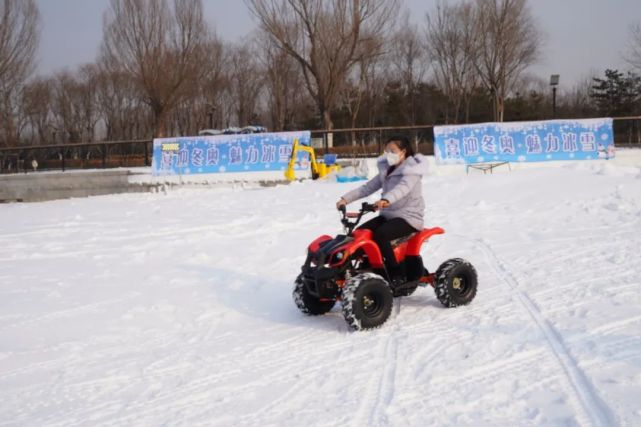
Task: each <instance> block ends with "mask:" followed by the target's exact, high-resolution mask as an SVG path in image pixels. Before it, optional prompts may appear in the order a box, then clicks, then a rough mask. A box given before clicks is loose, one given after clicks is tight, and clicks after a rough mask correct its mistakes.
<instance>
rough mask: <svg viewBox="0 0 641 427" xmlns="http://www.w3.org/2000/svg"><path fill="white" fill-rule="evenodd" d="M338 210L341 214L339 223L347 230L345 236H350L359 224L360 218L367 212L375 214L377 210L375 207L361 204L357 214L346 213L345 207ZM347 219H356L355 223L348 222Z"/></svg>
mask: <svg viewBox="0 0 641 427" xmlns="http://www.w3.org/2000/svg"><path fill="white" fill-rule="evenodd" d="M338 210H339V211H340V212H341V214H342V217H341V223H342V224H343V226H344V227H345V229H346V230H347V234H352V231H354V229H355V228H356V226H357V225H358V223H359V222H361V218H362V217H363V215H365V214H366V213H368V212H376V210H377V209H376V206H375V205H373V204H371V203H367V202H363V204H362V205H361V209H360V210H359V211H358V212H347V208H346V207H345V205H341V206H340V207H339V208H338ZM349 218H356V221H354V222H350V221H349Z"/></svg>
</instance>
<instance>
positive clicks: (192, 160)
mask: <svg viewBox="0 0 641 427" xmlns="http://www.w3.org/2000/svg"><path fill="white" fill-rule="evenodd" d="M296 139H298V141H299V143H300V144H302V145H309V143H310V132H281V133H258V134H241V135H217V136H199V137H179V138H160V139H154V149H153V161H152V173H153V174H154V175H190V174H200V173H224V172H256V171H262V172H265V171H284V170H285V169H286V168H287V165H288V163H289V159H290V157H291V154H292V147H293V144H294V140H296ZM308 168H309V155H308V154H307V153H298V155H297V161H296V166H295V167H294V169H295V170H303V169H308Z"/></svg>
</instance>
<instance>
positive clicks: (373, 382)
mask: <svg viewBox="0 0 641 427" xmlns="http://www.w3.org/2000/svg"><path fill="white" fill-rule="evenodd" d="M400 311H401V298H396V299H395V300H394V307H393V311H392V313H393V316H390V318H389V319H388V320H387V322H386V324H389V323H391V322H393V321H394V320H395V319H396V318H398V315H399V313H400ZM399 331H400V326H399V325H394V327H393V330H392V331H390V332H389V333H388V335H387V338H386V339H385V340H383V341H381V343H380V344H379V346H378V349H377V353H383V354H385V358H384V360H383V366H382V367H381V368H380V369H377V370H378V371H380V374H378V375H376V376H374V377H372V378H371V379H370V381H369V382H368V384H367V388H366V390H365V393H364V395H363V396H362V398H361V404H360V405H359V408H358V410H357V411H356V416H355V417H354V420H353V421H352V425H353V426H355V427H360V426H364V425H367V426H378V425H388V424H389V420H388V419H387V414H386V409H387V407H388V406H389V404H390V403H391V402H392V399H393V398H394V384H395V382H396V370H397V363H398V333H399ZM372 402H373V403H372Z"/></svg>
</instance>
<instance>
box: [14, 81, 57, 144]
mask: <svg viewBox="0 0 641 427" xmlns="http://www.w3.org/2000/svg"><path fill="white" fill-rule="evenodd" d="M52 98H53V93H52V88H51V81H50V80H49V79H36V80H33V81H31V82H29V83H28V84H27V85H25V88H24V91H23V96H22V100H21V107H22V109H23V110H24V112H25V115H26V117H27V119H28V121H29V128H30V130H31V139H32V140H31V143H32V144H33V143H34V142H36V143H40V144H44V143H46V142H48V141H49V138H50V137H51V132H52V130H53V128H52V123H51V103H52ZM34 139H35V141H34Z"/></svg>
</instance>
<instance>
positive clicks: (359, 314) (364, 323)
mask: <svg viewBox="0 0 641 427" xmlns="http://www.w3.org/2000/svg"><path fill="white" fill-rule="evenodd" d="M342 304H343V316H344V317H345V321H346V322H347V324H348V325H349V327H350V328H351V329H354V330H361V329H371V328H376V327H378V326H381V325H382V324H383V323H385V321H386V320H387V318H388V317H389V316H390V313H391V312H392V305H393V304H394V296H393V294H392V290H391V289H390V287H389V285H388V284H387V282H386V281H385V279H383V278H382V277H381V276H379V275H377V274H374V273H361V274H358V275H356V276H354V277H352V278H350V279H349V280H348V281H347V282H345V287H344V288H343V298H342Z"/></svg>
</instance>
